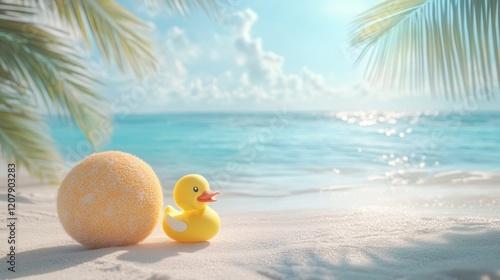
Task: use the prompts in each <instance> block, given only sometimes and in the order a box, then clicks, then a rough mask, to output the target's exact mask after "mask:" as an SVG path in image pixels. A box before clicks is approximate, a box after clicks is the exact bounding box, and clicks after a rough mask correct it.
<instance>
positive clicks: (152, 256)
mask: <svg viewBox="0 0 500 280" xmlns="http://www.w3.org/2000/svg"><path fill="white" fill-rule="evenodd" d="M209 245H210V242H201V243H177V242H175V241H171V240H165V241H156V242H151V243H142V244H137V245H132V246H124V247H110V248H102V249H93V250H89V249H86V248H85V247H83V246H81V245H62V246H55V247H46V248H40V249H35V250H30V251H24V252H19V253H16V263H15V265H16V266H15V273H12V274H11V275H9V277H12V278H18V277H25V276H32V275H39V274H45V273H51V272H55V271H60V270H63V269H67V268H70V267H73V266H77V265H80V264H83V263H87V262H92V261H96V260H97V259H99V258H101V257H103V256H106V255H109V254H113V253H116V252H122V251H123V253H122V254H120V255H118V256H117V257H116V258H117V259H118V260H122V261H126V262H135V263H141V264H145V263H155V262H158V261H161V260H163V259H166V258H169V257H173V256H176V255H179V254H181V253H195V252H197V251H199V250H202V249H204V248H207V247H208V246H209ZM8 261H9V257H8V256H7V257H3V258H1V259H0V262H1V263H3V264H6V265H8V263H7V262H8Z"/></svg>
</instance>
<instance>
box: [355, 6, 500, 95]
mask: <svg viewBox="0 0 500 280" xmlns="http://www.w3.org/2000/svg"><path fill="white" fill-rule="evenodd" d="M498 2H499V1H498V0H481V1H473V0H448V1H443V0H386V1H384V2H382V3H380V4H379V5H377V6H375V7H374V8H372V9H370V10H369V11H367V12H365V13H363V14H361V15H360V16H359V17H358V18H357V19H356V20H355V21H354V23H353V27H352V31H353V32H352V33H353V36H352V38H351V45H352V46H353V47H354V48H355V49H357V50H358V53H359V55H358V57H357V60H356V66H357V67H358V68H359V69H365V71H364V73H363V74H364V76H365V77H366V79H367V80H368V82H370V83H371V84H372V85H373V86H374V88H378V89H390V88H396V89H399V90H401V91H404V92H409V93H422V92H427V91H431V93H433V94H435V93H437V94H443V95H444V96H445V97H446V98H451V99H454V100H456V99H460V98H462V99H463V98H474V99H476V100H477V99H483V98H487V99H489V98H491V97H493V96H494V94H495V93H496V92H495V90H496V89H498V82H499V80H500V60H499V51H498V50H499V49H498V45H499V39H500V36H499V30H498V28H499V27H500V26H499V22H500V13H499V10H500V5H499V3H498Z"/></svg>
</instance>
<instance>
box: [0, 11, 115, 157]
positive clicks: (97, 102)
mask: <svg viewBox="0 0 500 280" xmlns="http://www.w3.org/2000/svg"><path fill="white" fill-rule="evenodd" d="M27 29H29V30H30V36H29V39H28V38H26V36H25V35H26V34H25V31H26V30H27ZM63 38H64V37H62V36H56V35H54V34H53V32H50V31H48V30H45V29H43V28H40V27H38V26H37V25H35V24H32V23H29V22H22V21H16V20H5V19H3V18H2V17H0V53H2V56H0V68H1V69H2V71H0V72H1V73H4V74H3V75H4V76H5V77H6V78H7V80H10V81H11V85H22V86H24V87H25V88H29V89H30V94H31V99H33V100H37V99H41V100H43V101H44V102H45V106H46V107H47V108H48V109H49V110H51V109H53V110H54V109H55V111H56V112H58V113H61V114H64V115H66V116H67V117H68V119H69V117H70V116H71V117H72V118H73V119H74V121H75V122H76V123H77V125H78V126H79V127H80V128H81V130H82V131H83V133H84V135H85V136H86V138H87V139H88V140H89V141H90V142H91V143H92V145H93V146H94V147H95V146H96V145H98V144H99V143H100V142H101V141H104V140H106V139H107V137H108V136H109V135H110V131H107V129H101V128H102V127H104V126H105V125H106V124H107V123H109V116H108V110H106V102H105V100H104V99H103V98H102V97H100V96H99V95H98V94H97V93H96V92H95V91H94V90H95V88H96V87H97V81H96V80H95V79H94V78H93V77H92V75H91V74H90V73H89V71H88V69H86V68H85V67H84V65H85V63H83V60H82V59H81V58H80V57H79V56H78V55H77V54H75V53H74V52H73V51H71V46H70V45H69V43H67V42H64V39H63ZM4 84H7V83H4ZM34 95H35V96H34ZM37 96H38V98H37ZM2 144H3V143H2Z"/></svg>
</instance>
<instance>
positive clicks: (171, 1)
mask: <svg viewBox="0 0 500 280" xmlns="http://www.w3.org/2000/svg"><path fill="white" fill-rule="evenodd" d="M146 3H147V4H148V5H149V6H151V7H153V8H157V7H165V8H166V9H167V11H168V12H170V13H180V14H181V15H184V16H186V15H188V14H189V13H190V11H191V10H192V9H195V10H201V11H203V12H204V13H205V14H207V15H208V16H210V17H212V18H213V19H215V20H218V21H219V20H221V19H222V16H223V15H224V13H226V12H228V11H229V9H231V8H232V6H234V4H235V1H231V0H146Z"/></svg>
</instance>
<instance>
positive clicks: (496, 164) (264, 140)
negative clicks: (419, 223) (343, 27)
mask: <svg viewBox="0 0 500 280" xmlns="http://www.w3.org/2000/svg"><path fill="white" fill-rule="evenodd" d="M49 125H50V129H51V134H52V136H53V137H54V139H55V140H56V141H57V145H58V148H59V150H60V152H61V155H62V156H63V159H64V160H65V161H66V165H67V167H68V168H70V167H72V166H73V165H74V164H75V163H76V162H77V161H79V160H80V159H82V158H83V157H85V156H87V155H88V154H90V153H91V152H92V151H91V150H90V149H89V147H90V146H89V145H88V143H87V142H86V141H85V139H84V137H83V135H82V134H81V133H80V132H79V131H78V130H77V129H76V128H73V129H69V127H70V125H69V124H67V123H64V122H61V121H59V120H58V119H56V118H55V117H54V118H51V119H50V120H49ZM499 125H500V113H499V112H473V113H449V112H438V111H425V112H374V111H373V112H369V111H357V112H286V111H277V112H266V113H165V114H149V115H126V116H125V115H116V116H115V117H114V130H113V133H112V136H111V138H110V140H109V141H107V142H106V143H104V145H102V146H101V147H100V148H99V150H98V151H106V150H119V151H124V152H128V153H131V154H134V155H136V156H138V157H140V158H141V159H143V160H144V161H146V162H147V163H149V164H150V165H151V166H152V167H153V169H154V170H155V172H156V173H157V175H158V177H159V179H160V180H161V182H162V185H163V188H164V191H165V192H167V193H168V192H170V191H171V189H172V188H173V185H174V184H175V182H176V181H177V180H178V179H179V178H180V177H182V176H184V175H186V174H190V173H198V174H201V175H203V176H205V177H206V178H207V179H208V181H209V182H210V184H211V186H212V188H214V189H218V190H221V191H223V192H224V193H225V194H226V195H236V196H238V195H241V196H264V197H265V196H268V197H276V196H290V195H300V194H304V193H315V192H316V193H318V192H324V191H328V190H335V189H338V188H345V187H355V186H371V185H378V186H380V185H382V186H397V185H460V184H469V185H470V184H472V185H484V184H487V185H495V184H498V182H499V180H498V179H499V178H500V149H499V148H498V144H499V139H500V130H499V129H498V127H499Z"/></svg>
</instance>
